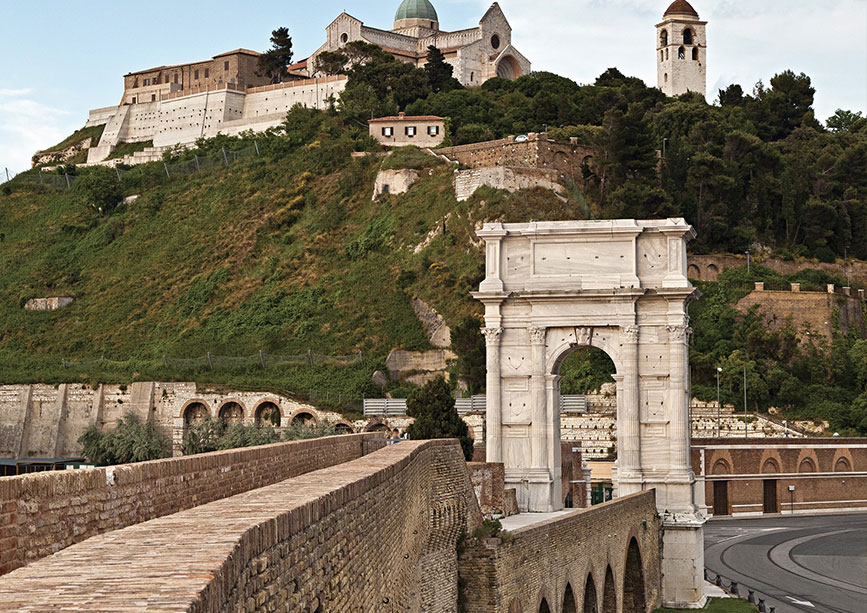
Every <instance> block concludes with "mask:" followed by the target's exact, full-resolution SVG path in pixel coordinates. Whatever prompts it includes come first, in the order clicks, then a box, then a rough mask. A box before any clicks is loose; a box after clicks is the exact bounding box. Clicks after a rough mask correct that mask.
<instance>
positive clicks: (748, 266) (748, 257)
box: [745, 249, 750, 274]
mask: <svg viewBox="0 0 867 613" xmlns="http://www.w3.org/2000/svg"><path fill="white" fill-rule="evenodd" d="M745 253H746V254H747V274H750V250H749V249H747V250H746V252H745Z"/></svg>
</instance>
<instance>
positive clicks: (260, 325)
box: [0, 117, 577, 398]
mask: <svg viewBox="0 0 867 613" xmlns="http://www.w3.org/2000/svg"><path fill="white" fill-rule="evenodd" d="M323 121H324V123H322V122H323ZM313 123H314V125H312V126H308V127H309V130H307V131H306V136H305V137H304V138H302V139H301V140H296V141H291V140H290V139H286V138H280V137H272V138H270V139H267V138H260V139H259V141H258V144H259V147H260V149H261V150H262V153H263V155H262V156H261V157H254V158H251V159H249V160H242V161H239V162H237V163H235V164H232V165H231V166H230V167H229V168H228V169H221V170H216V171H213V172H204V173H200V174H195V175H188V176H181V177H177V178H172V179H167V178H166V177H165V175H164V172H163V168H162V164H152V165H148V168H141V169H136V170H133V171H131V172H129V173H128V174H125V175H123V182H122V186H123V190H124V193H125V194H126V195H131V194H139V195H140V197H139V198H138V200H136V201H135V202H134V203H132V204H129V205H120V206H119V207H118V208H117V209H116V210H115V211H114V212H113V213H112V214H111V215H107V216H102V215H100V214H98V213H97V212H96V211H95V210H93V209H92V208H91V207H90V206H88V203H87V201H86V196H85V195H84V194H82V193H78V190H76V186H75V185H74V186H73V189H72V190H71V191H57V190H54V189H50V188H46V187H44V186H43V187H40V186H34V185H28V184H26V183H25V181H26V179H27V177H26V176H22V177H20V178H19V179H17V180H16V182H14V183H13V185H12V186H11V188H12V189H11V193H9V194H8V195H0V226H2V228H3V234H4V236H3V243H2V249H0V269H2V270H3V274H2V275H0V303H2V304H3V305H4V308H3V309H2V310H0V380H2V381H3V382H20V381H60V380H64V379H70V378H75V379H83V380H95V379H102V380H104V379H111V378H115V379H118V380H129V379H141V378H153V377H159V378H180V379H185V378H196V379H198V380H204V381H215V382H222V383H235V384H243V383H248V384H255V385H262V384H267V385H273V386H276V387H281V388H285V389H289V390H291V391H297V392H300V393H306V392H308V391H309V390H311V389H312V390H324V391H328V392H330V393H333V394H337V393H342V394H344V395H345V396H347V397H350V396H351V397H355V398H360V397H361V394H362V392H363V390H362V389H361V388H362V387H363V384H364V383H365V382H366V381H367V380H368V379H369V377H370V372H371V371H372V369H373V368H375V367H381V366H382V364H383V362H384V358H385V356H386V355H387V354H388V352H389V351H390V350H391V349H393V348H404V349H425V348H428V343H427V339H426V337H425V335H424V332H423V330H422V327H421V325H420V323H419V322H418V320H417V318H416V317H415V315H414V313H413V311H412V308H411V306H410V298H411V297H413V296H418V297H421V298H422V299H424V300H426V301H427V302H429V303H430V304H431V305H433V306H434V307H435V308H437V309H438V310H439V311H440V312H442V313H443V314H444V315H445V317H446V319H447V320H448V321H449V323H452V324H454V323H455V322H456V321H457V320H458V319H459V318H460V317H461V316H463V315H466V314H470V313H473V312H476V311H477V310H478V305H476V304H475V303H474V302H473V301H472V299H471V298H470V296H469V292H470V291H471V290H472V289H474V288H477V287H478V283H479V282H480V280H481V278H482V275H483V272H482V271H483V254H482V250H481V249H480V247H479V246H478V245H476V244H475V243H474V236H473V231H474V229H475V227H476V226H477V225H478V224H480V223H481V222H482V221H484V220H487V219H501V218H502V219H507V220H519V219H520V220H525V219H543V218H545V219H567V218H575V217H576V214H577V212H576V211H575V210H574V209H573V208H572V207H570V206H567V205H563V204H562V203H561V202H560V201H558V200H557V199H556V198H554V197H553V196H552V195H550V194H549V193H547V192H538V193H537V192H526V193H520V194H515V195H511V196H509V195H505V194H502V193H496V192H493V191H487V192H485V191H484V190H483V191H480V193H479V194H478V195H477V196H476V197H475V198H473V199H472V200H470V201H468V202H465V203H460V204H459V203H457V202H456V200H455V197H454V191H453V188H452V186H451V177H452V168H451V167H450V166H448V165H446V164H444V163H441V162H439V161H437V160H436V159H434V158H431V157H429V156H426V155H424V154H422V153H420V152H418V151H412V150H410V151H402V152H400V153H398V154H394V155H392V156H391V157H388V158H385V159H384V160H383V158H380V157H365V158H354V159H353V158H350V153H351V151H352V149H353V148H363V147H365V146H370V143H367V142H366V141H365V140H364V139H363V138H361V136H360V135H359V134H357V133H353V131H352V130H348V129H344V127H343V126H342V124H340V122H339V120H337V119H336V118H333V117H332V118H329V119H327V120H324V118H318V119H316V120H315V121H314V122H313ZM319 124H321V125H319ZM227 142H228V145H229V146H233V147H241V146H243V145H245V144H249V143H244V142H243V141H227ZM227 142H226V141H224V142H221V143H220V144H219V145H216V144H213V143H212V144H210V146H211V147H216V149H217V150H219V148H220V147H222V146H227ZM208 146H209V145H207V144H204V145H203V149H202V150H200V151H199V152H198V154H199V155H203V154H204V155H207V153H208V149H207V147H208ZM383 163H385V164H387V165H388V166H390V167H414V168H420V169H422V179H421V180H420V181H419V183H417V184H416V185H415V186H414V187H413V188H412V190H411V191H410V193H408V194H406V195H403V196H390V197H388V198H385V199H382V200H379V201H377V202H373V201H371V195H372V193H373V183H374V179H375V176H376V173H377V171H378V169H379V167H380V165H381V164H383ZM80 172H81V173H83V174H87V172H88V171H87V170H81V171H80ZM79 181H80V179H79ZM444 228H445V230H444ZM423 242H426V243H427V247H426V248H425V249H421V250H419V253H415V251H416V250H415V247H416V245H419V244H420V243H423ZM66 295H68V296H72V297H74V298H75V302H74V303H73V304H72V305H71V306H69V307H67V308H65V309H62V310H60V311H56V312H31V311H25V310H24V309H23V305H24V303H25V302H26V300H27V299H29V298H33V297H46V296H66ZM260 351H261V352H263V353H264V354H265V355H283V356H286V355H294V356H304V355H306V354H307V352H308V351H311V352H314V353H315V354H321V355H326V356H336V355H339V356H344V355H350V354H357V353H358V352H361V355H362V356H363V359H364V362H363V363H362V364H355V365H352V366H349V367H343V368H340V369H339V370H337V367H335V366H333V365H329V364H327V363H326V364H316V365H314V366H312V367H311V366H309V365H308V366H305V365H303V364H301V365H298V366H291V365H287V363H284V364H283V365H281V366H280V367H274V368H270V367H269V368H266V369H263V368H262V367H261V363H260V361H259V360H249V359H248V360H247V361H239V363H238V364H236V365H234V366H235V367H234V368H232V367H230V366H233V365H232V364H228V365H227V363H226V362H225V361H223V362H221V363H218V364H216V368H215V369H214V370H211V368H210V366H209V365H208V364H207V361H206V360H203V359H201V357H202V356H206V355H207V354H208V352H210V353H211V354H213V355H216V356H256V355H258V352H260ZM103 356H104V357H105V359H106V360H107V362H98V363H95V364H82V362H86V361H91V360H99V359H101V358H102V357H103ZM163 356H166V357H165V358H164V357H163ZM172 358H200V359H199V361H198V362H181V361H178V360H174V361H173V360H172ZM62 360H66V361H70V362H72V363H73V366H72V367H70V368H62V367H61V361H62ZM213 361H214V360H212V365H213ZM300 361H301V362H304V361H306V360H300ZM115 362H122V363H115ZM289 362H291V360H289ZM267 365H268V364H267V363H266V366H267ZM336 373H339V374H336ZM360 390H361V391H360ZM371 393H376V390H373V391H372V392H371Z"/></svg>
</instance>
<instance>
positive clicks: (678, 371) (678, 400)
mask: <svg viewBox="0 0 867 613" xmlns="http://www.w3.org/2000/svg"><path fill="white" fill-rule="evenodd" d="M691 332H692V330H691V329H690V327H689V326H686V325H681V326H669V327H668V339H669V371H670V375H669V382H668V387H669V396H668V402H669V419H670V421H671V434H670V436H671V447H670V449H671V468H670V472H671V473H681V474H684V473H688V472H689V470H690V465H689V406H688V403H687V398H686V397H687V389H686V373H687V368H688V365H687V355H688V354H687V351H686V346H687V343H688V342H689V336H690V334H691Z"/></svg>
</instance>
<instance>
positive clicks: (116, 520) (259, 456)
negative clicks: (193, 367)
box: [0, 434, 385, 573]
mask: <svg viewBox="0 0 867 613" xmlns="http://www.w3.org/2000/svg"><path fill="white" fill-rule="evenodd" d="M384 444H385V441H384V440H383V439H381V438H378V435H374V434H354V435H349V436H342V437H332V438H325V439H316V440H309V441H299V442H293V443H278V444H275V445H267V446H264V447H254V448H248V449H238V450H232V451H220V452H216V453H208V454H202V455H196V456H187V457H183V458H174V459H167V460H156V461H153V462H142V463H138V464H125V465H121V466H115V467H109V468H94V469H82V470H69V471H62V472H44V473H34V474H30V475H22V476H19V477H4V478H0V573H5V572H8V571H10V570H12V569H14V568H18V567H19V566H22V565H24V564H28V563H30V562H33V561H34V560H38V559H39V558H43V557H45V556H47V555H49V554H52V553H54V552H57V551H59V550H61V549H63V548H64V547H68V546H69V545H72V544H73V543H78V542H80V541H83V540H84V539H87V538H89V537H92V536H94V535H97V534H101V533H103V532H108V531H111V530H117V529H119V528H123V527H126V526H130V525H133V524H137V523H140V522H143V521H147V520H150V519H153V518H155V517H161V516H163V515H168V514H171V513H177V512H178V511H182V510H184V509H189V508H192V507H196V506H199V505H202V504H205V503H208V502H211V501H214V500H219V499H221V498H226V497H228V496H233V495H235V494H238V493H241V492H246V491H248V490H253V489H256V488H260V487H264V486H266V485H270V484H272V483H276V482H278V481H282V480H284V479H289V478H290V477H294V476H297V475H301V474H304V473H307V472H310V471H313V470H318V469H321V468H325V467H329V466H334V465H335V464H340V463H343V462H348V461H350V460H353V459H356V458H360V457H361V456H362V455H364V454H365V453H368V452H369V451H371V450H373V449H375V448H377V447H381V446H382V445H384Z"/></svg>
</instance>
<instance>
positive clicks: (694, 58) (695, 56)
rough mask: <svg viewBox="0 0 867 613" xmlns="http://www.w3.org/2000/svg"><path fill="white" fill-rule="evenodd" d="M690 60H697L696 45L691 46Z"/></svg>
mask: <svg viewBox="0 0 867 613" xmlns="http://www.w3.org/2000/svg"><path fill="white" fill-rule="evenodd" d="M692 60H693V61H694V62H697V61H698V47H693V48H692Z"/></svg>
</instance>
